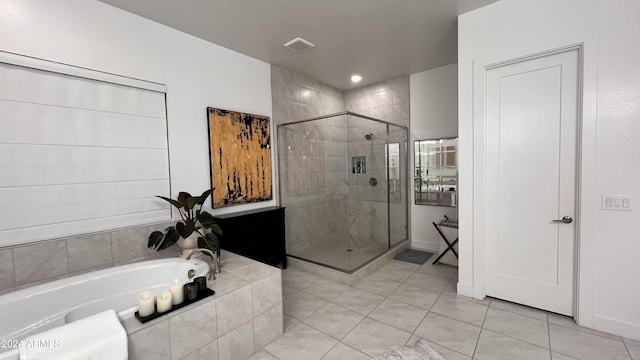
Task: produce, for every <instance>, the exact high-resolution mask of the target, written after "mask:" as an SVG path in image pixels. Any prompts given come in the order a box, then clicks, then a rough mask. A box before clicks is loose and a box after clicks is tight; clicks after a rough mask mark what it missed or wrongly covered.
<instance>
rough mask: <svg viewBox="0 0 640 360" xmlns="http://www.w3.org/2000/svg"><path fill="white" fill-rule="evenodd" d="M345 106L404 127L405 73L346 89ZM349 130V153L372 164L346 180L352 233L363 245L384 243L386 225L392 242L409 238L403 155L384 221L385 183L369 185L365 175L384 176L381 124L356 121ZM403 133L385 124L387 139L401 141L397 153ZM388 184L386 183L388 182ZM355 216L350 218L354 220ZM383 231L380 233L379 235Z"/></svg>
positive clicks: (383, 130)
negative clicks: (399, 178) (394, 195)
mask: <svg viewBox="0 0 640 360" xmlns="http://www.w3.org/2000/svg"><path fill="white" fill-rule="evenodd" d="M344 97H345V107H346V109H347V110H348V111H352V112H355V113H358V114H362V115H366V116H370V117H373V118H376V119H380V120H384V121H387V122H390V123H392V124H397V125H400V126H404V127H406V128H407V129H408V128H409V77H408V76H400V77H397V78H393V79H390V80H387V81H384V82H381V83H377V84H373V85H369V86H366V87H363V88H360V89H355V90H349V91H346V92H345V94H344ZM354 125H355V126H354V127H353V128H350V135H349V140H350V142H349V143H350V144H353V145H350V146H351V147H352V148H351V149H350V154H352V153H353V152H354V151H355V152H356V153H357V155H358V156H366V157H367V159H369V158H371V160H372V161H371V163H372V165H373V166H375V168H372V170H373V171H374V172H373V173H372V174H368V173H369V169H370V168H371V166H370V165H369V160H367V176H361V175H356V176H354V177H351V178H350V181H349V186H350V195H351V196H350V201H349V214H350V215H351V217H352V222H353V225H352V233H353V234H356V235H355V236H354V241H355V242H356V243H357V245H358V246H363V245H365V242H366V241H378V242H382V243H386V241H387V237H386V229H387V226H389V227H390V233H391V243H392V245H393V244H395V243H397V242H398V241H401V240H403V239H405V238H407V237H408V229H407V226H408V224H407V219H408V214H407V203H406V191H407V186H406V184H407V181H406V179H405V178H404V177H405V176H406V174H407V173H408V172H407V169H406V166H407V162H406V159H403V158H402V157H400V159H401V160H402V161H401V162H400V163H399V164H398V165H399V166H400V171H401V173H402V174H403V177H402V180H403V181H401V182H400V183H396V184H393V185H395V186H396V187H397V188H398V191H399V192H400V193H399V194H397V195H398V196H397V198H398V199H400V200H399V201H394V200H393V199H392V200H391V201H390V204H389V221H390V222H389V223H387V217H386V212H387V209H386V201H387V197H386V192H387V187H386V186H384V185H380V181H379V185H378V186H375V187H371V186H370V185H369V183H368V180H369V178H370V177H372V176H374V177H376V178H377V179H385V178H386V173H384V171H385V163H384V162H385V159H384V155H385V149H384V147H385V146H384V144H385V141H384V139H386V135H387V134H386V126H382V127H381V126H379V125H378V126H376V125H374V126H372V125H371V124H370V123H368V122H361V126H358V124H357V123H356V124H354ZM367 133H372V134H373V138H372V140H366V139H365V138H364V135H365V134H367ZM407 137H408V134H405V133H404V131H401V129H400V128H394V127H392V126H390V129H389V142H390V143H394V142H398V143H400V144H401V149H400V151H401V152H405V148H404V142H406V141H407V140H406V138H407ZM391 185H392V184H390V186H391ZM354 219H355V220H354ZM382 235H384V236H382Z"/></svg>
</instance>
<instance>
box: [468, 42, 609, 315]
mask: <svg viewBox="0 0 640 360" xmlns="http://www.w3.org/2000/svg"><path fill="white" fill-rule="evenodd" d="M572 50H577V51H578V94H577V95H578V96H577V97H578V103H577V115H578V118H577V124H576V125H577V134H576V135H577V137H576V204H575V207H576V213H575V214H576V216H575V217H576V224H575V227H576V232H575V247H574V296H573V301H574V318H575V319H576V321H578V323H579V324H580V325H583V326H590V325H591V320H592V307H593V306H592V296H591V294H592V286H593V284H592V281H591V280H590V274H591V270H590V266H589V262H590V260H591V259H592V256H591V254H590V253H588V250H590V247H587V246H581V245H583V244H585V243H591V242H590V241H589V240H590V239H589V240H587V239H585V237H587V236H591V235H588V234H593V231H594V229H593V227H592V226H590V225H589V223H591V224H593V221H592V220H591V219H593V217H595V214H593V211H592V210H591V209H592V207H591V206H589V205H593V204H591V202H590V201H589V200H590V199H589V196H588V195H590V194H593V193H595V176H594V175H595V144H596V139H595V133H596V122H595V119H596V92H595V87H594V88H593V89H588V91H585V86H584V84H585V79H586V78H587V77H588V80H589V81H588V82H587V84H589V85H591V84H597V75H596V74H595V73H592V72H589V73H588V74H585V71H584V70H585V62H588V63H589V64H592V63H597V57H595V58H594V54H596V53H597V52H591V53H590V54H589V57H585V45H584V43H576V44H570V45H566V46H561V47H557V48H553V49H537V50H533V51H522V49H520V50H519V51H515V52H512V53H510V54H502V55H501V56H496V57H492V58H487V59H477V60H474V62H473V189H472V193H473V262H472V267H473V286H472V288H473V297H474V298H478V299H483V298H485V297H486V266H487V264H486V218H485V213H486V211H485V210H486V203H487V202H486V196H487V193H486V185H485V184H486V171H485V170H486V151H485V144H486V135H487V133H486V125H487V122H486V75H487V71H488V70H490V69H493V68H496V67H500V66H504V65H509V64H513V63H518V62H522V61H526V60H530V59H535V58H539V57H544V56H548V55H553V54H557V53H562V52H566V51H572ZM589 68H591V67H589ZM585 75H586V76H585ZM587 228H589V229H587ZM589 231H591V232H589ZM585 240H587V241H585Z"/></svg>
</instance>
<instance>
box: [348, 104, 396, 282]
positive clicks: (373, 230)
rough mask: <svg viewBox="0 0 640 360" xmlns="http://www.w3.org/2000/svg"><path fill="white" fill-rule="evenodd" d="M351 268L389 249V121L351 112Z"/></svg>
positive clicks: (349, 128)
mask: <svg viewBox="0 0 640 360" xmlns="http://www.w3.org/2000/svg"><path fill="white" fill-rule="evenodd" d="M347 120H348V121H347V125H348V126H347V129H348V130H347V134H348V138H347V143H348V156H347V158H348V161H349V166H350V169H349V252H350V253H351V270H353V269H356V268H357V267H359V266H361V265H363V264H365V263H367V262H369V261H370V260H372V259H374V258H376V257H377V256H379V255H380V254H382V253H384V252H385V251H386V250H387V249H388V248H389V222H388V206H387V197H388V195H387V192H388V182H387V164H386V158H387V156H386V155H387V150H386V148H387V124H385V123H380V122H376V121H373V120H370V119H366V118H363V117H359V116H357V115H352V114H349V115H347Z"/></svg>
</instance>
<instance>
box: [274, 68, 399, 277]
mask: <svg viewBox="0 0 640 360" xmlns="http://www.w3.org/2000/svg"><path fill="white" fill-rule="evenodd" d="M271 70H272V77H271V79H272V96H273V118H274V122H275V123H276V124H283V123H289V122H295V121H299V120H305V119H309V118H315V117H320V116H324V115H327V114H332V113H336V112H341V111H345V110H350V111H353V112H356V113H360V114H363V115H368V116H371V117H374V118H378V119H382V120H386V121H389V122H392V123H396V124H399V125H402V126H406V127H408V125H409V78H408V76H403V77H399V78H395V79H391V80H389V81H385V82H382V83H379V84H375V85H371V86H368V87H365V88H362V89H357V90H351V91H347V92H345V93H343V92H341V91H339V90H336V89H333V88H331V87H328V86H327V85H324V84H321V83H319V82H317V81H316V80H313V79H310V78H307V77H305V76H302V75H300V74H297V73H293V72H290V71H288V70H286V69H283V68H280V67H276V66H272V68H271ZM347 122H349V131H348V133H347V128H346V126H347ZM278 132H279V133H278V138H279V139H278V140H279V141H278V146H279V148H278V154H279V156H280V166H281V169H280V173H281V174H283V175H284V176H282V177H281V178H280V181H281V184H280V191H281V194H280V196H281V199H282V203H283V205H285V206H287V220H288V221H287V250H288V252H289V253H290V254H294V255H300V256H302V254H304V255H305V257H306V258H309V257H313V256H320V255H319V253H320V252H319V251H316V250H319V249H322V248H324V249H326V248H328V247H331V246H335V247H337V248H342V249H345V250H346V249H347V248H349V247H350V248H354V249H357V248H359V247H363V246H364V245H367V244H368V243H371V241H372V239H373V240H374V241H377V242H379V243H384V244H385V245H386V241H387V228H388V226H389V224H387V217H386V212H387V208H386V200H387V195H386V186H384V182H383V181H384V179H386V168H385V165H386V164H385V145H384V143H385V141H384V139H386V125H383V124H380V123H374V122H371V121H368V120H365V121H361V120H359V119H358V118H357V117H353V116H349V117H348V119H347V116H339V117H332V118H328V119H323V120H321V121H314V122H309V123H301V124H297V125H295V126H294V127H281V128H279V130H278ZM366 133H373V134H374V140H372V141H368V140H365V138H364V135H365V134H366ZM403 140H404V137H403ZM347 144H350V145H349V148H348V149H347ZM347 151H348V157H349V159H347V162H348V161H350V157H351V156H356V155H363V156H366V157H367V173H368V174H369V175H375V177H376V178H378V179H380V181H381V185H380V186H378V187H371V186H369V185H368V184H369V183H368V180H369V177H367V176H366V175H365V174H350V173H345V170H346V169H347V167H348V166H350V164H346V163H345V154H347ZM360 153H361V154H360ZM403 166H406V164H403ZM402 171H403V172H404V173H405V174H406V168H404V167H403V169H402ZM403 186H404V185H403ZM404 187H406V186H404ZM402 191H403V194H402V196H405V195H406V193H404V191H406V189H402ZM348 195H350V196H349V197H348ZM401 198H402V197H401ZM347 201H348V203H347ZM391 208H392V214H391V216H392V217H393V219H392V221H391V229H392V233H393V234H402V235H400V237H401V239H398V240H402V239H404V238H406V234H407V229H406V219H407V210H406V202H404V201H403V202H402V203H401V204H391ZM347 215H351V216H350V217H348V218H347ZM345 219H347V220H348V221H347V220H345ZM349 231H351V233H349ZM396 237H397V236H396ZM350 238H351V241H352V243H349V241H350V240H349V239H350ZM392 242H395V241H393V239H392ZM339 254H340V253H338V257H339ZM344 255H345V258H344V259H339V258H336V254H335V253H334V254H331V255H330V257H329V259H312V260H317V261H321V262H325V263H326V262H327V261H335V262H344V261H346V262H347V264H348V263H349V256H348V254H347V253H346V252H345V253H344ZM329 265H334V266H338V267H342V266H341V265H339V264H338V263H336V264H331V263H330V264H329ZM347 266H348V265H347Z"/></svg>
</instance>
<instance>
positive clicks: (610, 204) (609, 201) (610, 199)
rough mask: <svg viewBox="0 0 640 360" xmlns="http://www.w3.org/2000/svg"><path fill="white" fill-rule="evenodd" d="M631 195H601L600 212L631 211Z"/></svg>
mask: <svg viewBox="0 0 640 360" xmlns="http://www.w3.org/2000/svg"><path fill="white" fill-rule="evenodd" d="M632 198H633V196H631V195H602V210H617V211H633V202H632V201H631V199H632Z"/></svg>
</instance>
